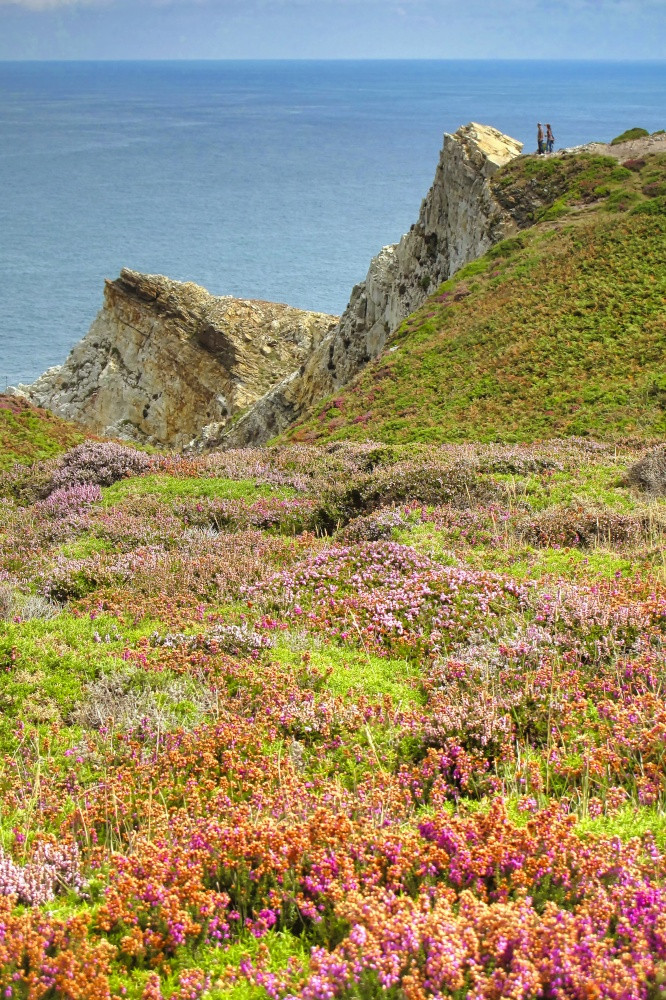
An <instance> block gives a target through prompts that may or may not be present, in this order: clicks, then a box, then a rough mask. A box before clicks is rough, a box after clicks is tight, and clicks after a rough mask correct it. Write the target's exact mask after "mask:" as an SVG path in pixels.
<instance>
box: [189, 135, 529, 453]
mask: <svg viewBox="0 0 666 1000" xmlns="http://www.w3.org/2000/svg"><path fill="white" fill-rule="evenodd" d="M521 149H522V143H519V142H517V141H516V140H515V139H511V138H510V137H509V136H506V135H503V134H502V133H501V132H498V131H497V129H494V128H490V127H489V126H486V125H479V124H477V123H475V122H471V123H470V124H469V125H465V126H463V127H462V128H460V129H458V131H457V132H456V133H455V134H454V135H449V134H445V136H444V145H443V148H442V151H441V154H440V159H439V163H438V165H437V170H436V172H435V179H434V181H433V184H432V187H431V188H430V190H429V192H428V194H427V196H426V198H425V199H424V201H423V203H422V205H421V211H420V214H419V218H418V222H416V223H415V225H413V226H412V228H411V229H410V231H409V232H408V233H407V234H406V235H405V236H403V237H402V239H401V240H400V242H399V243H397V244H394V245H393V246H387V247H384V248H383V249H382V250H381V251H380V253H379V254H378V255H377V256H376V257H375V258H374V259H373V261H372V262H371V264H370V269H369V271H368V274H367V276H366V278H365V280H364V281H363V282H361V284H359V285H356V287H355V288H354V289H353V291H352V294H351V298H350V300H349V304H348V306H347V308H346V309H345V311H344V313H343V315H342V317H341V319H340V322H339V323H338V325H337V326H336V327H335V329H334V330H332V331H331V333H330V334H329V335H328V336H327V337H325V338H324V339H323V340H322V342H321V343H320V344H319V345H318V347H316V348H315V350H314V351H313V353H312V355H311V356H310V358H309V359H308V360H307V361H306V362H305V364H304V365H302V366H301V368H300V369H299V370H297V371H294V372H292V373H291V374H290V375H288V376H287V377H286V378H285V379H284V380H283V381H282V382H280V383H279V384H278V385H277V386H275V387H274V388H273V389H271V390H270V391H269V392H268V393H267V394H266V395H265V396H264V397H263V398H262V399H260V400H259V401H258V402H257V403H255V404H254V405H253V406H252V407H250V408H249V409H248V410H247V411H246V413H244V414H243V416H242V417H241V418H240V419H239V420H238V421H237V422H235V423H234V424H233V426H231V427H226V426H220V427H219V429H218V431H217V433H216V432H215V429H214V428H213V427H210V428H209V431H208V434H207V436H206V439H205V441H204V439H201V440H200V441H199V442H198V444H199V445H200V446H204V444H210V443H215V444H218V445H223V446H228V447H233V446H239V445H244V444H249V443H253V444H259V443H262V442H264V441H266V440H268V438H270V437H272V436H273V435H275V434H278V433H279V432H280V431H282V430H284V429H285V427H287V426H288V425H289V424H290V423H291V422H292V420H294V419H296V418H297V417H299V416H300V415H301V414H303V413H304V412H306V411H307V410H308V408H309V407H310V406H312V405H313V404H314V403H315V402H317V401H318V400H320V399H322V398H324V397H325V396H328V395H330V393H332V392H334V391H335V390H336V389H337V388H339V387H340V386H342V385H344V384H345V383H347V382H348V381H349V380H350V379H351V378H353V376H354V375H355V374H356V373H357V372H358V371H359V370H360V369H361V368H362V367H363V365H365V364H366V363H367V362H368V361H369V360H370V359H371V358H373V357H376V356H377V354H379V352H380V351H381V350H382V348H383V347H384V345H385V343H386V339H387V337H388V335H389V334H390V333H391V332H392V331H393V330H394V329H395V328H396V327H397V326H398V325H399V324H400V323H401V322H402V320H403V319H405V317H406V316H408V315H409V314H410V313H411V312H413V310H414V309H416V308H417V307H418V306H419V305H421V303H422V302H423V301H424V300H425V298H426V297H427V294H428V291H429V290H432V289H433V288H434V287H436V286H437V285H438V284H440V283H441V282H442V281H445V280H446V279H447V278H449V277H450V276H451V275H452V274H454V273H455V272H456V271H457V270H458V269H459V268H460V267H462V266H463V265H464V264H466V263H468V262H469V261H471V260H474V259H475V258H476V257H479V256H480V255H481V254H483V253H485V252H486V250H488V249H489V248H490V247H491V246H492V245H493V243H496V242H497V241H498V240H501V239H504V238H505V237H506V236H508V235H510V234H511V233H512V232H514V231H515V230H516V228H517V224H516V222H515V221H514V218H513V215H512V213H511V210H510V208H508V207H506V206H503V205H501V204H500V202H499V201H498V200H497V198H496V196H495V193H494V191H493V188H492V185H491V183H490V182H491V178H492V177H493V175H494V174H495V173H496V172H497V170H499V168H500V167H502V166H504V164H506V163H508V162H509V160H511V159H513V158H514V157H516V156H518V154H519V153H520V151H521Z"/></svg>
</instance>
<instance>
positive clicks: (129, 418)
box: [14, 269, 337, 448]
mask: <svg viewBox="0 0 666 1000" xmlns="http://www.w3.org/2000/svg"><path fill="white" fill-rule="evenodd" d="M336 319H337V318H336V317H335V316H327V315H324V314H323V313H311V312H305V311H303V310H300V309H292V308H291V307H290V306H285V305H280V304H276V303H274V302H258V301H253V300H252V301H251V300H245V299H235V298H232V297H231V296H224V297H216V296H212V295H209V293H208V292H207V291H206V290H205V289H203V288H200V287H199V286H198V285H194V284H191V283H182V282H177V281H171V280H170V279H168V278H164V277H162V276H161V275H146V274H139V273H138V272H136V271H130V270H127V269H125V270H123V271H122V272H121V274H120V277H119V278H118V279H117V280H116V281H107V282H106V287H105V294H104V307H103V308H102V310H101V311H100V312H99V314H98V316H97V318H96V319H95V321H94V323H93V324H92V326H91V328H90V330H89V332H88V333H87V335H86V336H85V337H84V338H83V340H82V341H80V343H78V344H77V345H76V347H75V348H74V349H73V351H72V352H71V354H70V356H69V358H68V359H67V361H66V362H65V364H63V365H62V366H60V367H57V368H51V369H49V370H48V371H47V372H45V373H44V374H43V375H42V376H41V377H40V378H39V379H37V381H36V382H34V383H33V384H32V385H22V386H19V387H18V389H17V390H14V392H15V393H18V394H20V395H23V396H25V397H27V398H28V399H29V400H30V401H31V402H32V403H34V404H36V405H37V406H43V407H46V408H47V409H50V410H52V411H53V412H54V413H57V414H58V415H59V416H62V417H65V418H67V419H70V420H75V421H77V422H78V423H80V424H83V426H85V427H87V428H88V429H89V430H92V431H94V432H96V433H99V434H104V435H108V436H110V437H120V438H125V439H129V440H134V441H137V442H140V443H147V444H154V445H158V446H163V447H170V448H182V447H183V446H185V445H186V444H187V443H188V442H189V441H190V440H191V439H192V438H193V437H195V436H196V435H199V434H200V433H201V430H202V427H205V426H207V425H212V426H214V427H215V430H216V434H219V433H220V432H221V431H223V429H224V427H225V425H226V424H227V422H228V421H230V420H231V419H233V417H234V415H235V414H237V413H238V411H239V410H243V409H245V408H246V407H247V406H249V405H250V404H251V403H253V402H254V401H255V400H257V399H258V398H259V397H261V396H262V395H263V394H265V393H266V391H267V390H268V389H269V388H270V387H271V385H274V384H275V383H276V382H277V381H279V380H280V379H282V378H283V377H284V376H285V375H286V374H287V373H289V372H291V371H293V369H294V368H296V367H298V365H300V364H301V363H302V362H303V361H304V360H305V358H306V357H308V356H309V355H310V354H311V352H312V350H313V349H314V348H315V347H316V346H317V345H318V344H319V342H320V341H321V340H322V338H323V337H324V336H325V335H326V334H327V333H328V332H329V331H330V330H331V329H332V328H333V327H334V326H335V323H336Z"/></svg>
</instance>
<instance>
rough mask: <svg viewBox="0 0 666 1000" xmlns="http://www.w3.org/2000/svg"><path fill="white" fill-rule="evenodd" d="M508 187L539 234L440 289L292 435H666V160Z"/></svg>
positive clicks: (575, 168) (570, 161)
mask: <svg viewBox="0 0 666 1000" xmlns="http://www.w3.org/2000/svg"><path fill="white" fill-rule="evenodd" d="M495 184H496V190H497V192H498V195H499V196H500V198H501V199H502V200H504V201H505V202H506V204H510V205H512V206H513V208H514V210H515V211H516V214H517V215H518V216H519V217H521V218H522V220H523V222H524V224H525V225H527V226H528V227H529V228H527V229H525V230H524V231H523V232H521V233H520V234H519V235H518V236H517V237H515V238H512V239H509V240H505V241H504V243H501V244H498V245H497V246H495V247H494V248H493V249H492V250H491V251H490V252H489V253H488V254H486V255H485V256H484V257H482V258H481V259H479V260H478V261H474V262H473V263H472V264H469V265H468V266H467V267H465V268H463V269H462V270H461V271H459V272H458V274H456V275H455V276H454V277H453V278H452V279H451V280H449V281H447V282H446V283H445V284H443V285H441V286H440V287H439V288H438V289H437V290H436V292H435V293H434V294H433V295H432V296H430V297H429V298H428V300H427V301H426V302H425V303H424V305H423V306H422V307H421V309H419V310H418V311H417V312H415V313H414V314H412V315H411V316H410V317H408V318H407V320H406V321H405V322H404V323H403V324H402V326H401V327H400V328H399V329H398V330H397V331H396V333H395V334H394V335H393V336H392V337H391V339H390V341H389V344H388V345H387V349H386V350H385V351H384V353H383V354H382V355H381V356H380V357H379V358H377V359H376V360H375V361H374V362H372V363H371V364H370V365H368V366H367V368H365V369H364V371H363V372H362V373H361V374H360V376H359V377H358V378H357V380H356V381H355V382H354V383H352V384H351V385H350V386H348V387H346V388H345V389H344V390H343V391H341V392H340V393H339V395H338V396H337V397H335V398H332V399H329V400H327V401H326V402H325V403H324V404H323V405H322V406H320V407H319V408H318V410H317V412H315V413H314V414H311V415H310V416H309V417H308V419H306V420H305V421H302V422H300V423H299V424H297V425H295V426H294V427H293V428H291V429H290V431H289V433H288V436H289V437H290V438H291V439H293V440H306V441H320V442H323V441H327V440H335V439H342V438H352V439H362V438H374V439H376V440H382V441H387V442H400V441H414V440H420V441H457V440H480V441H491V440H504V441H529V440H534V439H538V438H544V437H560V436H566V435H570V434H591V435H594V436H597V437H605V438H615V437H627V436H630V437H637V438H654V437H655V436H660V435H663V434H664V433H665V432H666V363H665V352H666V312H665V310H664V305H665V301H666V155H664V154H658V155H653V156H651V157H647V158H646V159H645V160H634V161H630V162H629V165H628V167H626V166H621V165H619V164H618V163H617V162H616V161H615V160H613V159H609V158H607V157H598V156H597V157H594V156H589V155H579V156H575V157H569V158H562V159H555V158H553V159H538V158H536V157H521V158H520V159H519V160H516V161H514V162H513V163H512V164H510V165H509V166H508V167H507V168H505V170H504V171H501V172H500V173H499V174H498V175H497V178H496V181H495Z"/></svg>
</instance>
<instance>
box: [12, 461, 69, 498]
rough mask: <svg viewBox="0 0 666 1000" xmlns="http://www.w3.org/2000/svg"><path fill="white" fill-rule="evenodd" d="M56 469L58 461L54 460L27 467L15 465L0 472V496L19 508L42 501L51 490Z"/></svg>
mask: <svg viewBox="0 0 666 1000" xmlns="http://www.w3.org/2000/svg"><path fill="white" fill-rule="evenodd" d="M57 468H58V460H57V459H54V458H50V459H47V460H46V461H44V462H35V463H34V464H33V465H27V466H26V465H21V464H19V463H17V464H16V465H14V466H13V467H12V468H11V469H8V470H6V471H3V472H0V496H3V497H7V498H9V499H12V500H15V501H16V503H18V504H20V505H21V506H28V505H29V504H33V503H35V502H36V501H37V500H42V499H44V497H47V496H48V495H49V493H50V492H51V489H52V488H53V486H52V478H53V473H54V471H55V470H56V469H57Z"/></svg>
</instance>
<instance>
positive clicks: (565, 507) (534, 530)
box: [518, 503, 642, 548]
mask: <svg viewBox="0 0 666 1000" xmlns="http://www.w3.org/2000/svg"><path fill="white" fill-rule="evenodd" d="M518 530H519V533H520V534H521V535H522V536H523V538H525V539H526V541H528V542H530V543H531V544H533V545H540V546H547V547H551V546H560V545H567V546H580V547H581V548H587V547H588V546H590V545H595V544H597V543H601V544H604V543H605V544H606V545H628V544H631V543H633V542H637V541H638V540H639V539H640V537H641V534H642V524H641V520H640V518H637V517H636V516H634V515H631V514H621V513H618V512H617V511H614V510H612V509H610V508H608V507H592V506H586V505H584V504H581V503H578V504H575V503H574V504H560V505H558V506H555V507H547V508H546V509H545V510H542V511H539V513H538V514H536V515H534V516H533V517H530V518H529V519H527V520H525V521H523V523H522V524H521V525H519V528H518Z"/></svg>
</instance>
